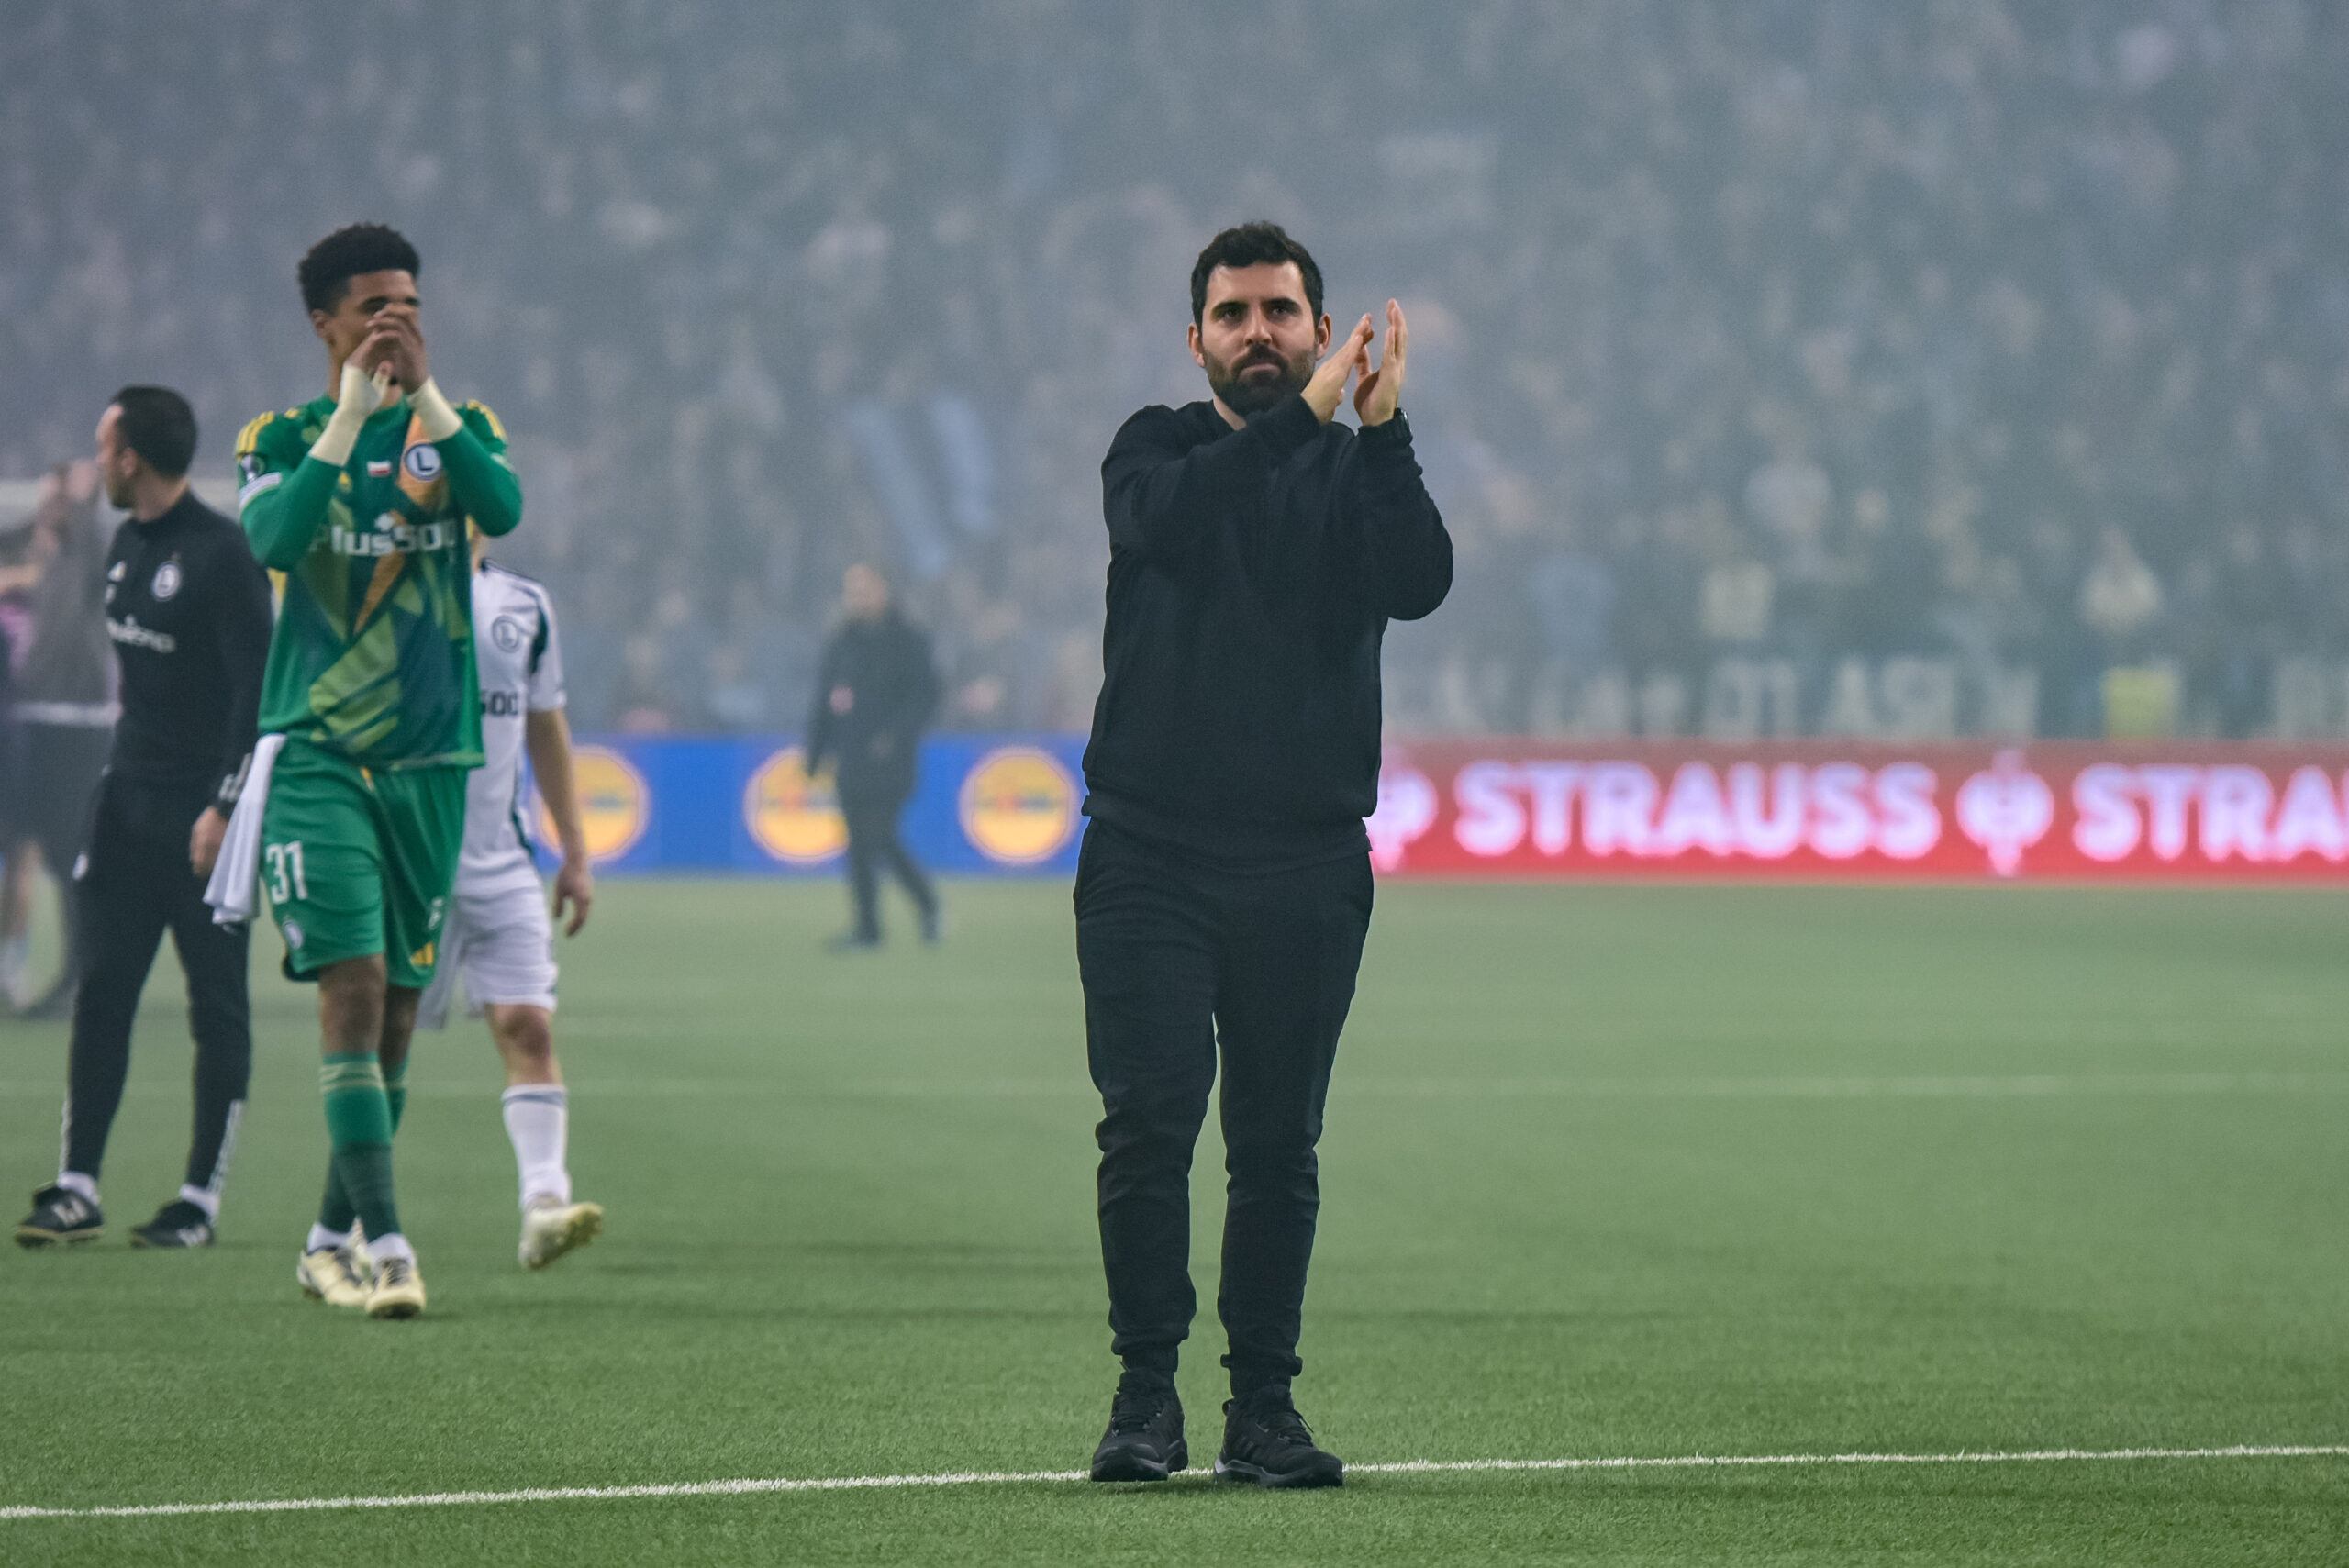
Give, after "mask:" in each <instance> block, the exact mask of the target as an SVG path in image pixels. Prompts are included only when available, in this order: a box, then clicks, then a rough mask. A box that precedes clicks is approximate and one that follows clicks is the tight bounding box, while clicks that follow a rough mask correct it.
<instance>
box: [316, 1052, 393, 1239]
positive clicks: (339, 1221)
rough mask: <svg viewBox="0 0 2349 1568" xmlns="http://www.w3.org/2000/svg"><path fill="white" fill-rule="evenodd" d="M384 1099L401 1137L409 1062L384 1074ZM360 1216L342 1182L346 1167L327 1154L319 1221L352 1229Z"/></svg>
mask: <svg viewBox="0 0 2349 1568" xmlns="http://www.w3.org/2000/svg"><path fill="white" fill-rule="evenodd" d="M384 1102H385V1103H386V1104H388V1105H389V1106H391V1107H392V1135H393V1136H394V1137H397V1136H398V1135H399V1130H400V1118H401V1116H402V1115H403V1114H404V1113H405V1112H406V1110H407V1063H406V1062H401V1063H400V1067H399V1071H398V1072H396V1073H384ZM357 1218H359V1214H358V1211H357V1210H356V1209H354V1208H352V1207H351V1195H350V1193H349V1192H347V1191H346V1190H345V1189H344V1187H343V1184H342V1168H341V1167H340V1166H339V1165H337V1164H336V1163H335V1162H334V1156H333V1155H331V1154H329V1155H328V1156H327V1191H326V1196H325V1198H324V1199H323V1200H321V1201H320V1203H319V1204H318V1223H319V1224H320V1225H323V1226H325V1227H326V1228H327V1229H328V1230H332V1231H336V1232H338V1233H340V1232H344V1231H348V1230H349V1229H351V1221H352V1220H354V1219H357Z"/></svg>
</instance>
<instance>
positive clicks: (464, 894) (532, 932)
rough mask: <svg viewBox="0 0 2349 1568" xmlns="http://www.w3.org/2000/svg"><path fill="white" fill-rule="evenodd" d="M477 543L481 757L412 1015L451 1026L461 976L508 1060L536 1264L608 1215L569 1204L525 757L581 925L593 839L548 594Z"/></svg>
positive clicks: (563, 1109) (580, 1239) (550, 953)
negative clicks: (430, 965) (436, 953)
mask: <svg viewBox="0 0 2349 1568" xmlns="http://www.w3.org/2000/svg"><path fill="white" fill-rule="evenodd" d="M487 548H488V540H487V539H483V538H481V537H479V536H476V537H475V538H474V539H473V565H474V571H473V651H474V659H475V662H476V663H477V664H478V666H479V669H480V672H481V740H482V753H483V756H484V762H483V764H482V766H480V767H479V768H477V769H475V770H474V771H473V777H472V779H471V780H470V781H469V782H468V783H467V785H466V794H465V846H464V852H463V854H462V857H461V858H460V859H459V861H458V862H457V885H456V888H455V891H454V892H453V893H452V894H451V895H450V900H449V903H450V907H449V911H448V915H447V917H446V919H445V920H444V922H443V923H442V926H441V930H440V943H441V946H440V967H439V969H438V971H437V972H436V973H435V974H434V976H433V980H432V984H431V987H430V988H429V990H427V991H426V992H425V994H424V997H423V1000H422V1002H421V1004H420V1005H419V1006H418V1007H417V1022H418V1023H419V1024H422V1025H424V1026H426V1027H427V1028H429V1029H443V1028H446V1027H447V1025H448V1021H449V1011H450V1002H451V997H452V995H453V993H454V991H455V989H456V983H457V980H458V978H459V977H460V976H461V975H462V978H463V980H464V984H465V995H466V998H467V1002H468V1008H467V1010H468V1013H469V1014H470V1015H471V1016H473V1017H484V1016H485V1017H486V1018H488V1020H489V1032H490V1038H491V1039H492V1040H495V1041H496V1043H497V1054H498V1055H499V1057H500V1058H502V1059H503V1060H504V1062H505V1064H506V1096H505V1098H506V1131H507V1136H508V1137H510V1138H511V1139H512V1140H514V1160H515V1163H516V1164H517V1165H518V1166H519V1167H520V1168H521V1176H522V1245H521V1260H522V1262H523V1264H524V1265H525V1266H526V1267H529V1268H533V1269H542V1268H544V1267H546V1266H547V1265H548V1264H549V1263H551V1262H554V1261H555V1260H556V1259H557V1258H560V1257H561V1256H562V1255H563V1254H564V1253H565V1252H568V1251H571V1250H572V1249H573V1248H574V1247H581V1246H584V1245H586V1243H588V1242H589V1241H592V1240H595V1239H596V1234H597V1232H599V1231H601V1230H602V1229H603V1228H604V1211H603V1209H602V1208H600V1207H597V1206H596V1205H595V1204H592V1203H574V1202H573V1201H572V1195H571V1171H570V1168H569V1166H568V1164H567V1163H566V1161H565V1147H564V1146H565V1141H566V1139H567V1137H568V1132H569V1128H568V1120H569V1107H568V1105H567V1103H566V1099H565V1095H564V1092H563V1085H562V1066H561V1064H560V1063H558V1062H556V1061H555V1054H554V981H555V962H554V929H553V923H552V921H551V920H550V919H549V917H548V913H547V902H548V901H547V890H546V888H545V887H544V886H542V885H541V884H540V881H539V868H538V862H537V861H536V859H535V857H534V856H533V854H532V851H531V849H530V840H529V833H528V831H527V830H526V829H525V828H524V827H523V825H522V822H523V818H522V814H523V811H524V809H525V808H526V805H527V801H526V797H525V795H524V792H523V788H522V758H523V755H524V753H525V752H526V751H527V752H528V754H529V760H530V769H531V772H532V773H533V774H534V775H535V777H536V780H537V784H538V791H539V795H540V799H542V800H544V801H545V802H546V806H547V815H548V817H551V819H552V821H553V824H554V829H555V834H556V837H557V839H558V840H559V841H560V842H561V844H562V870H561V871H559V872H557V873H555V879H554V914H555V916H556V917H562V915H563V913H564V912H565V909H566V907H567V908H568V910H569V915H570V919H569V923H568V924H567V925H566V926H565V928H564V932H563V934H564V935H566V936H570V935H574V934H576V933H577V931H578V929H579V928H580V926H581V925H583V924H584V922H585V921H586V918H587V909H588V906H589V905H590V904H592V903H593V902H594V900H595V883H594V879H593V878H592V877H591V876H590V874H589V873H588V869H587V837H586V832H585V830H584V828H583V827H582V826H581V823H580V817H579V795H578V792H577V790H576V789H575V788H574V787H573V783H572V767H571V727H570V723H569V721H568V720H567V719H566V718H565V717H564V715H563V696H562V654H561V652H560V651H559V649H558V645H557V642H556V639H555V626H554V606H553V605H552V604H551V602H550V601H549V599H548V597H547V591H546V590H545V589H544V588H543V587H540V585H539V584H537V583H534V582H532V581H531V580H530V579H529V578H528V577H525V576H523V575H521V574H520V573H516V572H509V571H507V569H506V568H505V567H502V566H500V565H498V564H497V563H496V562H492V561H489V560H487V559H485V555H484V552H485V551H486V550H487Z"/></svg>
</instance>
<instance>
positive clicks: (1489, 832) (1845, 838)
mask: <svg viewBox="0 0 2349 1568" xmlns="http://www.w3.org/2000/svg"><path fill="white" fill-rule="evenodd" d="M1370 838H1371V858H1372V861H1373V863H1374V864H1375V865H1376V866H1377V868H1378V869H1379V871H1380V872H1381V873H1385V874H1387V875H1403V876H1455V877H1456V876H1476V877H1602V878H1642V879H1656V880H1668V879H1674V878H1708V879H1745V878H1755V879H1769V880H1777V881H1805V880H1808V881H1847V880H1856V879H1866V880H1880V879H1881V880H1893V879H1902V880H1918V881H1960V880H1965V881H1971V880H1976V879H1992V880H1995V879H1998V878H2007V877H2024V878H2055V879H2063V880H2088V879H2096V880H2109V879H2117V880H2143V881H2164V882H2180V881H2210V882H2343V881H2349V745H2313V746H2311V745H2300V744H2298V743H2287V742H2258V743H2243V742H2234V743H2219V742H2177V743H2153V742H2143V743H2125V744H2124V743H2103V742H2082V741H2044V742H2039V743H2034V744H2030V745H2024V746H2013V745H2006V746H2001V745H1998V744H1995V743H1992V742H1987V741H1986V742H1982V743H1978V744H1974V743H1949V744H1937V745H1930V746H1909V747H1899V746H1886V745H1847V744H1842V743H1839V742H1834V741H1801V742H1770V743H1758V744H1753V745H1722V744H1705V743H1697V742H1681V743H1646V742H1643V743H1636V744H1624V743H1611V742H1610V743H1603V744H1592V745H1587V746H1585V745H1576V744H1572V743H1564V744H1560V743H1551V742H1543V741H1537V740H1441V741H1426V742H1408V743H1401V744H1394V745H1390V746H1388V747H1387V749H1386V765H1385V767H1384V768H1383V769H1382V770H1381V772H1380V775H1379V784H1378V813H1377V815H1376V816H1375V817H1372V818H1371V821H1370Z"/></svg>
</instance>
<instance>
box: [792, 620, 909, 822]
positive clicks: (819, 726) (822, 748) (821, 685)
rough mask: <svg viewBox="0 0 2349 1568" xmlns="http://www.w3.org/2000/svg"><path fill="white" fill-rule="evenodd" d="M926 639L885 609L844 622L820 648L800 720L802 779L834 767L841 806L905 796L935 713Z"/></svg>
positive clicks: (907, 621) (907, 623) (906, 622)
mask: <svg viewBox="0 0 2349 1568" xmlns="http://www.w3.org/2000/svg"><path fill="white" fill-rule="evenodd" d="M938 698H939V686H938V666H937V664H936V662H933V661H932V659H931V658H930V639H929V637H928V636H926V635H925V634H924V633H923V631H922V629H921V628H919V627H918V626H916V625H914V623H913V622H911V621H909V620H907V618H906V617H904V616H903V615H902V614H900V613H899V612H898V609H897V606H895V605H891V606H889V607H888V608H887V609H886V610H885V611H884V612H883V613H882V614H881V616H880V617H878V618H876V619H874V620H849V621H846V622H843V623H842V624H841V628H840V629H839V630H838V631H836V632H834V633H833V634H832V639H831V641H830V642H829V643H827V644H826V645H825V647H824V662H823V667H822V671H821V673H819V674H818V676H817V678H816V702H815V706H814V707H813V708H811V709H810V710H809V712H808V715H807V741H806V744H807V771H808V772H809V773H814V772H815V771H816V770H817V769H818V768H820V767H822V766H823V765H824V760H825V759H826V758H827V757H832V756H837V757H838V758H839V759H840V784H839V788H840V793H841V798H842V799H857V800H876V799H885V798H887V797H889V796H893V795H894V796H896V797H897V798H899V799H902V798H904V797H905V796H906V795H910V794H912V793H913V787H914V775H915V764H916V762H917V761H918V753H919V749H920V745H921V731H922V726H924V725H926V724H928V723H929V722H930V715H932V714H934V713H936V712H937V711H938Z"/></svg>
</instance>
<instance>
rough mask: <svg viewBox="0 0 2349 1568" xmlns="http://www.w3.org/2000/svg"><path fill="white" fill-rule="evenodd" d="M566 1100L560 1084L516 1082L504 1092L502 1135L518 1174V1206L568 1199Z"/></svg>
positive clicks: (569, 1183) (568, 1200) (569, 1193)
mask: <svg viewBox="0 0 2349 1568" xmlns="http://www.w3.org/2000/svg"><path fill="white" fill-rule="evenodd" d="M569 1105H570V1100H569V1097H568V1096H567V1095H564V1093H563V1090H562V1084H515V1085H514V1086H513V1087H512V1088H510V1089H508V1090H507V1091H506V1136H507V1137H508V1138H510V1139H512V1140H514V1163H515V1164H516V1165H517V1166H518V1167H519V1168H520V1171H521V1173H522V1207H524V1208H528V1207H530V1203H531V1200H532V1199H534V1198H552V1199H553V1200H554V1201H555V1202H557V1203H569V1202H570V1201H571V1172H570V1171H569V1170H568V1169H566V1168H565V1166H564V1163H563V1151H564V1144H565V1141H566V1140H567V1138H568V1136H569V1132H570V1111H569V1108H568V1107H569Z"/></svg>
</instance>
